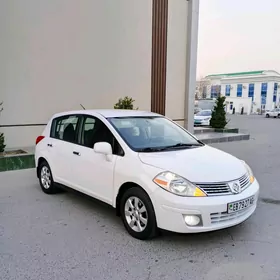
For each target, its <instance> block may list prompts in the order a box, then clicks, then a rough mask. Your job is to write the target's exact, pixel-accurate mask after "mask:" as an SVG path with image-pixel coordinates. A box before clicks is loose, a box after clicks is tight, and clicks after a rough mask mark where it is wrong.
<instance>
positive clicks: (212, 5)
mask: <svg viewBox="0 0 280 280" xmlns="http://www.w3.org/2000/svg"><path fill="white" fill-rule="evenodd" d="M198 37H199V38H198V58H197V59H198V61H197V76H198V77H199V78H200V77H203V76H206V75H210V74H216V73H217V74H220V73H230V72H242V71H254V70H276V71H278V72H280V0H200V15H199V35H198Z"/></svg>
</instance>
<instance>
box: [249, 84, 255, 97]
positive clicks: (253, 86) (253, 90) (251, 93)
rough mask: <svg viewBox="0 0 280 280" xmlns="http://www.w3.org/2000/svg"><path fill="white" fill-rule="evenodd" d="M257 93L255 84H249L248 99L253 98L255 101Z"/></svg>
mask: <svg viewBox="0 0 280 280" xmlns="http://www.w3.org/2000/svg"><path fill="white" fill-rule="evenodd" d="M254 93H255V84H249V90H248V97H251V98H252V100H254Z"/></svg>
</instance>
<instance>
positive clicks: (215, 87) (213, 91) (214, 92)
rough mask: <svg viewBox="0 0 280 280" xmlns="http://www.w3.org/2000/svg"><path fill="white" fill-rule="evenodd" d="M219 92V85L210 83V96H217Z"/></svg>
mask: <svg viewBox="0 0 280 280" xmlns="http://www.w3.org/2000/svg"><path fill="white" fill-rule="evenodd" d="M220 93H221V86H220V85H212V86H211V98H217V97H218V96H219V95H220Z"/></svg>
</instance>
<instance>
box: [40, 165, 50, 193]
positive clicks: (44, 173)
mask: <svg viewBox="0 0 280 280" xmlns="http://www.w3.org/2000/svg"><path fill="white" fill-rule="evenodd" d="M41 182H42V185H43V187H44V188H45V189H49V188H50V187H51V183H52V181H51V172H50V169H49V168H48V167H47V166H43V167H42V169H41Z"/></svg>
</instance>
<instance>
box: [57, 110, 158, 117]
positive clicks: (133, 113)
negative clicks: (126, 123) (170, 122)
mask: <svg viewBox="0 0 280 280" xmlns="http://www.w3.org/2000/svg"><path fill="white" fill-rule="evenodd" d="M75 114H79V115H80V114H85V115H101V116H103V117H104V118H116V117H142V116H143V117H153V116H154V117H155V116H162V115H160V114H157V113H153V112H148V111H139V110H125V109H98V110H78V111H67V112H61V113H57V114H55V115H54V118H56V117H60V116H65V115H75Z"/></svg>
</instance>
